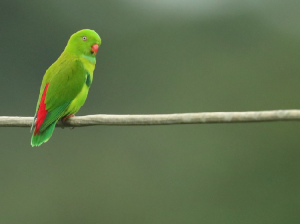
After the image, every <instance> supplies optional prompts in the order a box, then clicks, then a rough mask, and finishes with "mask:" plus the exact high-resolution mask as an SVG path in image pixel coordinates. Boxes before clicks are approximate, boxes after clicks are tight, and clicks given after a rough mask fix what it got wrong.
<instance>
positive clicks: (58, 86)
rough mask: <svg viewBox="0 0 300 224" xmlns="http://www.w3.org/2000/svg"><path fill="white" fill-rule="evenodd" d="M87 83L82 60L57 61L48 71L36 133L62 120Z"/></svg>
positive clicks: (37, 118) (41, 97) (43, 87)
mask: <svg viewBox="0 0 300 224" xmlns="http://www.w3.org/2000/svg"><path fill="white" fill-rule="evenodd" d="M85 82H86V72H85V69H84V67H83V64H82V62H81V61H80V60H77V59H76V58H75V59H69V60H67V59H64V60H59V59H58V60H57V61H56V62H55V63H54V64H53V65H52V66H50V68H49V69H48V70H47V72H46V74H45V76H44V79H43V82H42V86H41V91H40V96H39V100H38V105H37V112H36V121H35V126H36V129H35V133H37V132H43V131H44V130H45V129H46V128H47V127H48V126H49V125H51V124H52V123H53V122H54V121H56V120H58V119H60V118H61V117H62V116H63V114H64V112H65V110H66V109H67V107H68V106H69V105H70V103H71V102H72V101H73V100H74V99H75V97H76V96H77V95H78V93H79V92H80V91H81V89H82V87H83V85H84V84H85Z"/></svg>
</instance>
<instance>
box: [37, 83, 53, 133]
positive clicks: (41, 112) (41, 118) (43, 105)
mask: <svg viewBox="0 0 300 224" xmlns="http://www.w3.org/2000/svg"><path fill="white" fill-rule="evenodd" d="M48 86H49V83H48V84H46V86H45V89H44V92H43V95H42V99H41V102H40V106H39V110H38V112H37V116H36V122H35V130H34V135H36V134H38V135H39V134H40V132H39V130H40V127H41V125H42V123H43V122H44V120H45V118H46V115H47V112H48V111H47V110H46V103H45V99H46V93H47V89H48Z"/></svg>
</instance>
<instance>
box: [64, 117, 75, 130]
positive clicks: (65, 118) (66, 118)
mask: <svg viewBox="0 0 300 224" xmlns="http://www.w3.org/2000/svg"><path fill="white" fill-rule="evenodd" d="M70 117H75V115H74V114H70V115H68V116H65V117H63V118H62V119H61V123H62V124H63V125H64V122H65V121H66V120H68V119H69V118H70ZM61 128H62V129H64V128H65V127H64V126H62V127H61ZM74 128H75V127H71V128H70V129H71V130H72V129H74Z"/></svg>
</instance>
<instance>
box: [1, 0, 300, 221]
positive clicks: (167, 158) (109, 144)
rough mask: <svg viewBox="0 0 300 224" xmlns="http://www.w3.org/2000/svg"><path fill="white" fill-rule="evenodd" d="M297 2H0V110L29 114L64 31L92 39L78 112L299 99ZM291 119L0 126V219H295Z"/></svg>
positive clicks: (299, 145)
mask: <svg viewBox="0 0 300 224" xmlns="http://www.w3.org/2000/svg"><path fill="white" fill-rule="evenodd" d="M299 7H300V2H297V1H292V0H285V1H283V0H272V1H271V0H257V1H255V0H249V1H241V0H219V1H218V0H185V1H183V0H182V1H180V0H173V1H172V0H160V1H154V0H151V1H150V0H149V1H140V0H114V1H99V0H86V1H79V0H73V1H70V0H60V1H56V0H55V1H54V0H53V1H38V0H32V1H21V0H15V1H1V2H0V21H1V24H0V40H1V41H0V49H1V54H0V73H1V76H0V87H1V88H0V102H1V107H0V116H33V115H34V112H35V106H36V101H37V98H38V94H39V88H40V84H41V80H42V77H43V75H44V72H45V70H46V69H47V68H48V67H49V66H50V65H51V64H52V63H53V62H54V61H55V60H56V59H57V58H58V56H59V55H60V54H61V52H62V51H63V49H64V47H65V45H66V43H67V41H68V39H69V37H70V35H71V34H73V33H74V32H76V31H78V30H80V29H83V28H89V29H94V30H96V31H97V32H98V33H99V35H100V36H101V38H102V45H101V47H100V49H99V52H98V55H97V66H96V70H95V73H94V81H93V84H92V86H91V90H90V93H89V97H88V99H87V101H86V103H85V106H84V107H83V108H82V109H81V110H80V111H79V113H78V114H77V115H88V114H103V113H104V114H154V113H181V112H204V111H206V112H212V111H248V110H269V109H297V108H299V106H300V102H299V96H300V88H299V87H300V76H299V73H300V63H299V60H300V28H299V27H300V14H299ZM299 136H300V125H299V122H296V121H293V122H274V123H256V124H209V125H172V126H148V127H147V126H145V127H117V126H97V127H85V128H75V129H74V130H69V129H64V130H62V129H60V128H57V129H56V130H55V132H54V135H53V136H52V138H51V140H50V141H49V142H47V143H46V144H43V145H42V146H41V147H39V148H31V146H30V137H31V134H30V133H29V128H1V129H0V140H1V141H0V150H1V151H0V153H1V154H0V155H1V156H0V170H1V172H0V198H1V199H0V223H5V224H14V223H22V224H27V223H28V224H41V223H43V224H44V223H47V224H48V223H49V224H52V223H57V224H60V223H61V224H66V223H70V224H77V223H78V224H82V223H85V224H90V223H91V224H92V223H105V224H114V223H116V224H117V223H130V224H135V223H137V224H141V223H142V224H160V223H161V224H166V223H167V224H169V223H170V224H176V223H178V224H182V223H191V224H194V223H195V224H196V223H212V224H216V223H222V224H224V223H230V224H234V223H247V224H248V223H249V224H250V223H251V224H252V223H256V224H260V223H299V222H300V215H299V207H300V177H299V171H300V163H299V156H300V138H299Z"/></svg>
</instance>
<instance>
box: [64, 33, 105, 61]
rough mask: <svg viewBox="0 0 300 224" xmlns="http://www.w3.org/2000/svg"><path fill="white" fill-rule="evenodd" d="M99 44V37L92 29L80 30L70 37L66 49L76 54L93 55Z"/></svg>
mask: <svg viewBox="0 0 300 224" xmlns="http://www.w3.org/2000/svg"><path fill="white" fill-rule="evenodd" d="M100 44H101V39H100V37H99V35H98V34H97V33H96V32H95V31H94V30H88V29H85V30H80V31H78V32H76V33H74V34H73V35H72V36H71V37H70V40H69V42H68V45H67V46H66V51H68V52H71V53H75V54H78V55H85V56H95V55H96V54H97V51H98V48H99V46H100Z"/></svg>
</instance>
